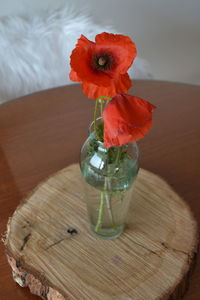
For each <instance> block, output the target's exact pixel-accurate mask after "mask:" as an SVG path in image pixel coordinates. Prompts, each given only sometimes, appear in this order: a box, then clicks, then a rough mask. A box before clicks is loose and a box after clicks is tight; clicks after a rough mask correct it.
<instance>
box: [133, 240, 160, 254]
mask: <svg viewBox="0 0 200 300" xmlns="http://www.w3.org/2000/svg"><path fill="white" fill-rule="evenodd" d="M133 242H134V243H135V244H136V245H138V246H140V247H142V248H143V249H145V250H147V251H149V252H150V253H153V254H155V255H157V256H158V257H160V258H161V256H160V255H159V253H158V251H153V250H151V249H149V248H147V247H146V246H144V245H141V244H140V243H138V242H136V241H133Z"/></svg>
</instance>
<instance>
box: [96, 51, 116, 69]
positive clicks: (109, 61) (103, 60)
mask: <svg viewBox="0 0 200 300" xmlns="http://www.w3.org/2000/svg"><path fill="white" fill-rule="evenodd" d="M113 65H114V59H113V56H112V55H111V54H110V53H108V52H104V53H98V54H94V55H93V57H92V67H93V69H95V70H100V71H107V70H111V69H112V67H113Z"/></svg>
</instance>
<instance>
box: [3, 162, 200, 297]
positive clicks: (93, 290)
mask: <svg viewBox="0 0 200 300" xmlns="http://www.w3.org/2000/svg"><path fill="white" fill-rule="evenodd" d="M132 193H133V199H132V203H131V207H130V211H129V215H128V218H127V227H126V230H125V233H124V234H123V235H122V236H121V237H120V238H118V239H116V240H101V239H98V238H96V237H95V236H93V235H92V234H91V232H90V229H89V224H88V221H87V213H86V206H85V203H84V201H83V187H82V179H81V174H80V170H79V166H78V165H76V164H75V165H71V166H69V167H67V168H65V169H64V170H61V171H60V172H58V173H56V174H54V175H53V176H52V177H50V178H49V179H48V180H47V181H45V182H43V183H41V184H40V185H39V186H38V187H37V188H36V189H35V190H34V191H33V193H32V194H31V195H29V197H28V198H27V199H26V200H25V201H24V202H23V203H22V204H21V205H20V206H19V207H18V208H17V210H16V211H15V213H14V215H13V216H12V218H11V219H10V220H9V223H8V230H7V237H6V240H5V246H6V251H7V255H8V261H9V263H10V265H11V267H12V270H13V277H14V279H15V280H16V281H17V282H18V283H19V284H20V285H21V286H29V288H30V291H31V292H32V293H34V294H36V295H39V296H41V297H42V298H43V299H48V300H50V299H51V300H58V299H79V300H86V299H87V300H90V299H91V300H95V299H97V300H98V299H101V300H102V299H103V300H110V299H120V300H155V299H180V298H181V297H182V295H183V294H184V293H185V291H186V287H187V285H188V280H189V278H190V274H191V272H190V271H191V269H192V265H193V262H194V258H195V253H196V251H197V243H198V238H197V227H196V222H195V221H194V219H193V217H192V215H191V212H190V209H189V208H188V206H187V204H186V203H185V202H184V201H183V200H182V199H181V198H180V197H179V196H178V195H177V194H176V193H175V192H174V191H173V190H172V189H171V187H170V186H169V185H168V184H167V183H166V182H165V181H164V180H163V179H161V178H160V177H158V176H156V175H154V174H152V173H150V172H148V171H145V170H142V169H141V170H140V171H139V175H138V178H137V180H136V182H135V185H134V188H133V190H132ZM69 229H76V230H77V232H78V233H77V234H76V233H74V234H71V233H70V232H68V230H69Z"/></svg>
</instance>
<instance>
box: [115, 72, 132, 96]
mask: <svg viewBox="0 0 200 300" xmlns="http://www.w3.org/2000/svg"><path fill="white" fill-rule="evenodd" d="M114 81H115V87H116V94H123V93H126V92H127V91H128V90H129V89H130V87H131V85H132V83H131V79H130V77H129V75H128V73H125V74H121V75H120V76H119V77H118V78H116V79H115V80H114Z"/></svg>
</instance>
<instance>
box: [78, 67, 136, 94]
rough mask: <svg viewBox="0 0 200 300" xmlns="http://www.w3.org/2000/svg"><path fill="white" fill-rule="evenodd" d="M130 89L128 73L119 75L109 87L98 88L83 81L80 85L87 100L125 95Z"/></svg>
mask: <svg viewBox="0 0 200 300" xmlns="http://www.w3.org/2000/svg"><path fill="white" fill-rule="evenodd" d="M130 87H131V80H130V77H129V75H128V73H126V74H123V75H119V77H118V78H116V79H114V80H112V81H111V84H110V86H108V87H104V86H98V85H96V84H93V83H90V82H86V81H84V82H83V84H82V89H83V92H84V93H85V94H86V96H87V97H88V98H91V99H96V98H98V97H100V96H106V97H111V98H113V97H115V96H116V95H117V94H121V93H125V92H127V91H128V89H129V88H130Z"/></svg>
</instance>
